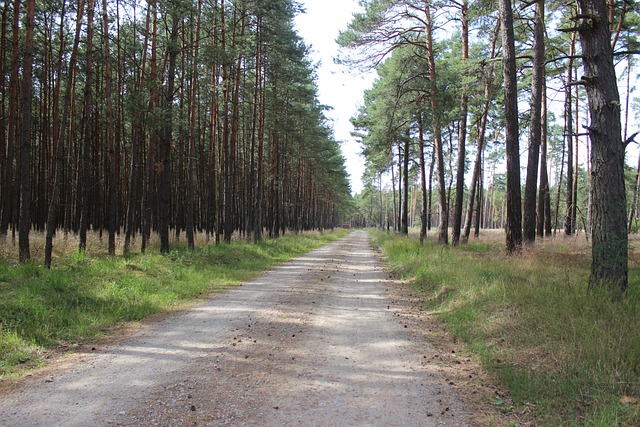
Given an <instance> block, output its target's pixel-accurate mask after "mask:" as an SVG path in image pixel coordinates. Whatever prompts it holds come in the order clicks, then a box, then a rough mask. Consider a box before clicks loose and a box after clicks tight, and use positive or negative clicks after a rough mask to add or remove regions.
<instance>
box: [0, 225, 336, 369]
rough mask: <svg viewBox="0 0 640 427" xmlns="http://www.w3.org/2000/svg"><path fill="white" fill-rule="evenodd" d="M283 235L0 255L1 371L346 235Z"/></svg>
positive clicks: (19, 366)
mask: <svg viewBox="0 0 640 427" xmlns="http://www.w3.org/2000/svg"><path fill="white" fill-rule="evenodd" d="M346 233H347V232H346V231H344V230H340V231H336V232H333V233H324V234H318V233H314V234H311V233H309V234H300V235H287V236H285V237H282V238H280V239H277V240H265V241H264V242H263V243H261V244H259V245H254V244H248V243H244V242H240V241H238V242H234V243H231V244H220V245H217V246H216V245H208V246H206V247H204V248H202V249H198V250H196V251H189V250H187V249H186V248H184V247H181V246H180V245H174V247H176V248H177V249H175V250H173V251H172V252H171V253H169V254H167V255H160V254H158V253H157V252H156V253H153V251H149V252H147V254H144V255H143V254H134V255H130V256H128V257H123V256H117V257H108V256H105V255H99V256H94V257H92V256H90V255H88V254H87V253H82V254H79V253H77V252H75V251H72V252H69V253H67V254H63V255H59V256H58V257H57V259H56V260H55V267H54V268H53V269H51V270H47V269H46V268H44V267H42V266H41V265H38V264H36V263H35V262H31V263H28V264H24V265H21V264H17V263H15V262H10V261H6V260H4V261H3V260H0V378H3V377H8V376H15V375H17V374H19V373H20V372H21V371H24V369H25V368H29V367H32V366H35V365H39V364H41V360H40V359H41V355H42V353H43V351H44V350H47V349H51V348H55V347H59V346H69V345H73V344H77V343H83V342H91V341H94V340H96V339H98V338H100V337H102V336H104V335H107V334H109V333H110V332H111V331H113V329H114V327H116V326H118V325H122V324H125V323H127V322H131V321H138V320H141V319H144V318H145V317H146V316H149V315H152V314H159V313H160V314H162V313H168V312H171V311H175V310H177V309H180V308H183V307H186V306H187V305H188V304H190V303H193V302H194V301H196V300H198V299H200V298H203V297H206V296H208V295H210V294H212V293H215V292H218V291H221V290H223V289H226V288H228V287H230V286H233V285H237V284H239V283H241V282H242V281H245V280H247V279H249V278H251V277H254V276H255V275H257V274H259V273H260V272H262V271H264V270H266V269H268V268H270V267H272V266H274V265H277V264H279V263H282V262H284V261H286V260H288V259H291V258H293V257H295V256H299V255H302V254H304V253H306V252H309V251H310V250H312V249H315V248H317V247H319V246H322V245H323V244H325V243H328V242H330V241H333V240H335V239H337V238H339V237H342V236H344V235H346Z"/></svg>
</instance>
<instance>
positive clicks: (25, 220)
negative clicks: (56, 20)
mask: <svg viewBox="0 0 640 427" xmlns="http://www.w3.org/2000/svg"><path fill="white" fill-rule="evenodd" d="M16 3H17V1H16ZM35 9H36V2H35V0H27V19H26V26H25V30H26V37H25V47H24V57H23V64H22V96H21V100H20V104H21V110H22V123H21V126H20V227H19V233H18V236H19V252H20V262H27V261H29V260H30V259H31V249H30V246H29V232H30V231H31V133H32V129H31V105H32V100H33V36H34V20H35Z"/></svg>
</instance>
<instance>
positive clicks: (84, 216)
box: [78, 0, 95, 252]
mask: <svg viewBox="0 0 640 427" xmlns="http://www.w3.org/2000/svg"><path fill="white" fill-rule="evenodd" d="M94 7H95V0H87V49H86V65H85V67H86V71H85V72H86V77H85V88H84V114H83V117H82V134H83V141H82V147H81V151H82V154H81V159H82V190H81V191H82V197H81V199H80V200H81V202H80V211H81V213H80V228H79V243H78V249H79V250H80V252H83V251H85V250H86V249H87V228H89V202H90V198H91V171H90V169H89V167H90V150H91V145H92V144H91V143H92V138H93V129H92V126H91V125H92V122H93V15H94Z"/></svg>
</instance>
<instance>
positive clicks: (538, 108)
mask: <svg viewBox="0 0 640 427" xmlns="http://www.w3.org/2000/svg"><path fill="white" fill-rule="evenodd" d="M544 51H545V49H544V0H538V1H537V2H536V15H535V25H534V29H533V75H532V81H531V123H530V126H529V157H528V162H527V178H526V183H525V189H524V215H523V220H522V228H523V229H522V237H523V240H524V242H525V243H528V244H531V243H533V242H534V241H535V240H536V213H537V211H536V207H537V203H536V202H537V185H538V163H539V161H540V143H541V136H542V97H543V95H544V93H543V90H542V88H543V84H544V79H545V60H544Z"/></svg>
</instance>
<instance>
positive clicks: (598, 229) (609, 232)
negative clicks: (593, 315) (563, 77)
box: [577, 0, 629, 293]
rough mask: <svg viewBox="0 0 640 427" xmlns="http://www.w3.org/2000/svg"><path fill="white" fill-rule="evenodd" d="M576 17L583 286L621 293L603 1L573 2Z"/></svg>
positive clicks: (612, 79) (621, 237)
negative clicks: (585, 197)
mask: <svg viewBox="0 0 640 427" xmlns="http://www.w3.org/2000/svg"><path fill="white" fill-rule="evenodd" d="M578 5H579V6H580V8H579V9H580V11H579V13H580V16H581V17H587V18H588V19H584V18H581V19H580V20H578V21H577V23H578V31H579V34H580V42H581V45H582V58H583V66H584V76H583V77H582V82H583V83H584V85H585V87H586V89H587V96H588V99H589V113H590V116H591V124H590V125H589V127H588V130H589V136H590V138H591V190H590V191H591V235H592V239H591V242H592V248H591V255H592V262H591V276H590V277H589V287H590V288H591V289H593V288H596V287H605V288H608V289H610V290H611V291H612V292H614V293H624V292H625V291H626V289H627V286H628V272H629V266H628V235H627V222H626V209H627V200H626V193H625V186H624V153H625V146H624V144H623V141H622V129H621V128H622V127H621V121H620V96H619V94H618V86H617V79H616V73H615V68H614V65H613V49H612V47H611V33H610V31H609V26H608V25H607V7H606V4H605V2H604V0H578Z"/></svg>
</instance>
